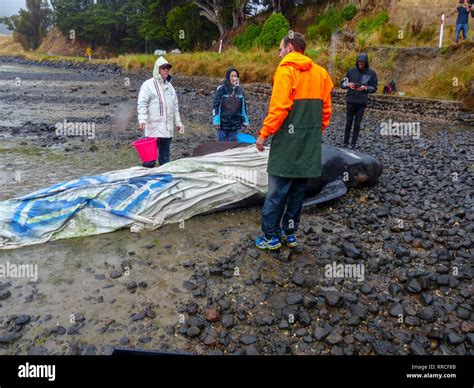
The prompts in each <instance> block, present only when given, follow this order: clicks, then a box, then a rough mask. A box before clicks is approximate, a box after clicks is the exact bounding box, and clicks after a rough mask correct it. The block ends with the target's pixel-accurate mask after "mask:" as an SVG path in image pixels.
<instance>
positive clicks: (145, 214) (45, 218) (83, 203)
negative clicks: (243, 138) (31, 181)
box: [0, 145, 268, 249]
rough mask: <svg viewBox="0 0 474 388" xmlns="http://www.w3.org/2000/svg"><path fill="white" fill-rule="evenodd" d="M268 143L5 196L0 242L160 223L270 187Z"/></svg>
mask: <svg viewBox="0 0 474 388" xmlns="http://www.w3.org/2000/svg"><path fill="white" fill-rule="evenodd" d="M267 160H268V150H266V151H265V152H258V151H257V150H256V148H255V146H253V145H252V146H249V147H245V148H236V149H231V150H227V151H224V152H220V153H215V154H211V155H205V156H200V157H196V158H187V159H180V160H176V161H173V162H170V163H168V164H165V165H163V166H161V167H158V168H153V169H146V168H142V167H134V168H130V169H126V170H120V171H112V172H108V173H104V174H100V175H94V176H88V177H83V178H79V179H76V180H73V181H69V182H62V183H58V184H55V185H53V186H51V187H48V188H46V189H42V190H39V191H36V192H34V193H32V194H29V195H25V196H23V197H19V198H13V199H10V200H7V201H3V202H0V248H3V249H7V248H18V247H21V246H25V245H31V244H39V243H43V242H46V241H49V240H57V239H62V238H72V237H80V236H87V235H95V234H101V233H108V232H112V231H114V230H117V229H121V228H125V227H128V228H130V229H131V230H132V231H140V230H142V229H156V228H158V227H160V226H162V225H165V224H168V223H173V222H181V221H183V220H186V219H188V218H190V217H192V216H194V215H197V214H200V213H204V212H208V211H211V210H213V209H217V208H220V207H222V206H225V205H229V204H232V203H234V202H238V201H241V200H242V199H245V198H247V197H249V196H251V195H253V194H256V193H257V192H266V190H267V180H268V178H267V174H266V165H267Z"/></svg>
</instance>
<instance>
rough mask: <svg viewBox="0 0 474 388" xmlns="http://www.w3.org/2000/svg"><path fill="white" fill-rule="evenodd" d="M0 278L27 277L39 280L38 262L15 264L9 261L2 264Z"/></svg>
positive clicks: (0, 265)
mask: <svg viewBox="0 0 474 388" xmlns="http://www.w3.org/2000/svg"><path fill="white" fill-rule="evenodd" d="M0 278H27V279H30V280H31V281H33V282H36V281H37V280H38V264H13V263H10V262H9V261H7V262H6V263H5V264H3V263H2V264H0Z"/></svg>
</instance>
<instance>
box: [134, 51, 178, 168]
mask: <svg viewBox="0 0 474 388" xmlns="http://www.w3.org/2000/svg"><path fill="white" fill-rule="evenodd" d="M171 67H172V65H171V64H170V63H168V61H167V60H166V59H165V58H163V57H159V58H158V59H157V60H156V62H155V66H154V68H153V78H150V79H148V80H146V81H145V82H144V83H143V85H142V86H141V88H140V93H139V95H138V107H137V111H138V123H139V124H140V129H141V130H145V136H146V137H156V140H157V143H158V163H159V164H160V166H161V165H163V164H165V163H167V162H169V160H170V145H171V140H172V139H173V133H174V130H175V129H176V130H177V131H179V132H182V130H183V124H182V123H181V117H180V115H179V105H178V97H177V96H176V91H175V90H174V88H173V86H172V85H171V79H172V77H171V75H170V74H169V71H170V69H171ZM143 167H155V162H150V163H143Z"/></svg>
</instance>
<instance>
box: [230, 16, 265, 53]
mask: <svg viewBox="0 0 474 388" xmlns="http://www.w3.org/2000/svg"><path fill="white" fill-rule="evenodd" d="M261 32H262V27H260V26H258V25H256V24H253V23H252V24H250V25H249V26H248V27H247V28H246V29H245V31H244V32H242V33H241V34H239V35H238V36H237V37H236V38H235V39H234V44H235V45H236V46H237V48H238V49H239V50H240V51H248V50H250V49H251V48H252V46H253V44H254V42H255V40H256V39H257V38H258V37H259V36H260V34H261Z"/></svg>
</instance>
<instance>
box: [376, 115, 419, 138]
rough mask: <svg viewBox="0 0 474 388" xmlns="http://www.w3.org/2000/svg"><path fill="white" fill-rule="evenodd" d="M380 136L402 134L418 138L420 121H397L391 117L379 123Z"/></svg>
mask: <svg viewBox="0 0 474 388" xmlns="http://www.w3.org/2000/svg"><path fill="white" fill-rule="evenodd" d="M380 135H381V136H403V137H412V138H413V139H419V138H420V123H419V122H411V123H410V122H397V121H392V119H390V120H388V122H387V121H383V122H381V123H380Z"/></svg>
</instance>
